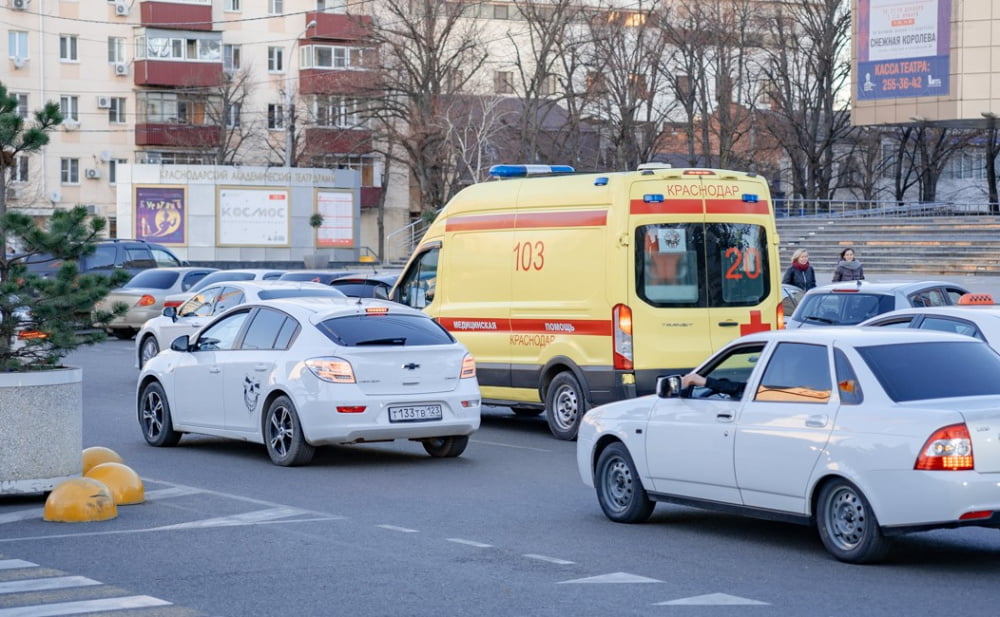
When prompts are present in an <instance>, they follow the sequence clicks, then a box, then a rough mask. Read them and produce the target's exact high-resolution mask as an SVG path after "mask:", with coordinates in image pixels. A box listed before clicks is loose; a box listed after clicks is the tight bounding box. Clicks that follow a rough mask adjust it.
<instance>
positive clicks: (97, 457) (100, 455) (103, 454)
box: [83, 446, 125, 475]
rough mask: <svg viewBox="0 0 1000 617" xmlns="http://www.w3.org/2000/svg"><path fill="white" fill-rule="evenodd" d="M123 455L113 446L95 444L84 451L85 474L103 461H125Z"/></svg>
mask: <svg viewBox="0 0 1000 617" xmlns="http://www.w3.org/2000/svg"><path fill="white" fill-rule="evenodd" d="M124 462H125V461H123V460H122V457H120V456H118V453H117V452H115V451H114V450H112V449H111V448H105V447H103V446H93V447H91V448H87V449H85V450H84V451H83V475H87V472H88V471H90V469H91V468H92V467H96V466H97V465H100V464H101V463H124Z"/></svg>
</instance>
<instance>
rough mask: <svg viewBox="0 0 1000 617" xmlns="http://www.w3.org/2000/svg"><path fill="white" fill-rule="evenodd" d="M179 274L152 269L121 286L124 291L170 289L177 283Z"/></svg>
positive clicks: (144, 271)
mask: <svg viewBox="0 0 1000 617" xmlns="http://www.w3.org/2000/svg"><path fill="white" fill-rule="evenodd" d="M179 275H180V273H179V272H175V271H173V270H160V269H158V268H152V269H150V270H143V271H142V272H140V273H138V274H136V275H135V276H133V277H132V279H131V280H130V281H129V282H127V283H125V285H123V287H124V288H126V289H137V288H142V289H170V288H171V287H173V286H174V283H176V282H177V277H178V276H179Z"/></svg>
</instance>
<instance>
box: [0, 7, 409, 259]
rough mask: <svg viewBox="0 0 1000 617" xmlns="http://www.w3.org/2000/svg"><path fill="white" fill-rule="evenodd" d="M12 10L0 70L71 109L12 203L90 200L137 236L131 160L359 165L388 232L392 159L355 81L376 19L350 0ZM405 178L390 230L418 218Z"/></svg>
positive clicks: (365, 193)
mask: <svg viewBox="0 0 1000 617" xmlns="http://www.w3.org/2000/svg"><path fill="white" fill-rule="evenodd" d="M0 13H2V17H3V19H2V20H0V23H2V24H3V27H4V30H6V32H5V34H6V38H7V55H6V58H4V59H3V60H2V63H0V67H2V69H0V81H2V82H3V83H4V84H5V85H6V86H7V89H8V91H9V92H10V93H11V94H13V95H14V96H16V97H17V99H18V112H19V113H21V114H22V115H23V116H24V117H26V118H29V117H30V115H31V113H32V112H33V111H34V110H36V109H39V108H40V107H41V106H42V105H43V104H44V103H45V102H47V101H54V102H56V103H58V104H59V106H60V109H61V111H62V113H63V116H64V121H63V124H62V126H61V127H60V128H59V129H58V130H57V131H55V132H53V133H52V134H51V141H50V143H49V145H48V146H47V147H46V148H45V149H44V151H43V152H41V153H37V154H33V155H30V156H26V157H23V158H19V160H17V161H16V162H15V167H14V170H13V175H12V181H11V183H10V189H9V190H8V192H7V198H8V206H9V207H12V208H19V209H21V210H22V211H24V212H27V213H30V214H32V215H34V216H37V217H39V218H40V219H44V217H46V216H47V215H49V214H51V212H52V211H53V210H54V209H56V208H65V207H71V206H75V205H78V204H81V205H85V206H86V207H87V208H88V209H90V210H91V211H92V212H93V213H94V214H97V215H101V216H104V217H107V218H108V219H109V222H110V223H111V225H110V232H111V235H114V236H122V237H124V236H128V235H130V233H129V230H127V229H123V230H120V231H119V230H117V229H116V223H117V221H116V212H117V208H118V204H117V203H116V181H117V179H118V177H119V176H120V171H121V169H122V167H121V166H123V165H130V164H146V165H248V166H250V165H252V166H272V167H285V166H293V167H321V168H327V169H338V168H340V169H343V168H348V169H354V170H357V171H358V172H360V174H361V179H362V189H361V197H360V199H361V219H362V220H361V222H360V227H361V238H362V240H361V242H362V245H364V246H367V247H371V248H374V247H377V246H378V244H379V241H378V237H377V231H376V230H377V227H376V214H375V213H376V209H377V208H376V206H377V204H378V203H379V200H380V199H381V197H382V195H381V193H382V191H383V188H382V187H383V177H382V176H383V174H384V173H385V165H384V164H383V160H382V158H381V157H380V156H379V155H378V154H376V150H377V148H376V147H375V144H374V143H373V133H372V131H371V129H370V127H369V126H367V125H366V123H365V120H364V118H363V115H362V114H361V113H360V111H361V110H363V109H364V105H365V104H364V101H363V100H362V99H361V98H359V96H358V95H357V94H356V92H354V91H353V90H352V88H354V87H355V86H356V85H357V84H359V83H361V82H362V81H363V79H364V78H363V74H364V72H365V70H366V65H365V57H366V55H368V54H371V53H374V51H373V50H372V49H370V48H369V47H366V45H365V44H364V43H363V42H362V41H363V39H364V38H365V37H366V35H367V34H368V29H369V28H370V26H371V23H372V20H371V18H370V17H369V16H365V15H358V14H348V11H347V4H346V1H345V0H340V1H329V0H171V1H163V0H0ZM366 96H372V93H371V91H370V90H368V91H367V94H366ZM289 153H291V154H290V155H289ZM406 182H407V181H406V176H405V174H401V175H397V174H393V178H392V181H391V182H389V183H387V184H388V188H387V189H386V190H387V195H386V208H385V222H384V228H385V229H386V230H387V231H391V230H394V229H398V228H401V227H404V226H405V225H406V224H407V223H408V222H409V220H410V213H409V206H408V203H409V200H408V199H407V189H406ZM403 256H405V255H391V254H390V255H387V257H388V258H395V257H403Z"/></svg>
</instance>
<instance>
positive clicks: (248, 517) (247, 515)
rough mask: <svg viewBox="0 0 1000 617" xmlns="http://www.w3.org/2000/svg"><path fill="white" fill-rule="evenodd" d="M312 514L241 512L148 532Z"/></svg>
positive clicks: (282, 510)
mask: <svg viewBox="0 0 1000 617" xmlns="http://www.w3.org/2000/svg"><path fill="white" fill-rule="evenodd" d="M305 514H312V513H311V512H308V511H307V510H300V509H298V508H290V507H281V508H270V509H268V510H255V511H253V512H243V513H242V514H234V515H232V516H220V517H218V518H206V519H203V520H200V521H190V522H187V523H177V524H175V525H164V526H162V527H154V528H153V529H151V530H150V531H163V530H165V529H204V528H206V527H233V526H236V525H253V524H256V523H262V522H266V521H275V520H277V519H282V518H288V517H290V516H302V515H305ZM326 520H329V519H326Z"/></svg>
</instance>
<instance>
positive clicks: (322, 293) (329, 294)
mask: <svg viewBox="0 0 1000 617" xmlns="http://www.w3.org/2000/svg"><path fill="white" fill-rule="evenodd" d="M257 297H259V298H260V299H261V300H276V299H278V298H306V297H310V298H315V297H321V298H345V297H346V296H345V295H344V294H343V293H341V292H339V291H337V290H336V289H334V288H332V287H331V288H330V289H322V288H321V289H265V290H263V291H261V292H260V293H258V294H257Z"/></svg>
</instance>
